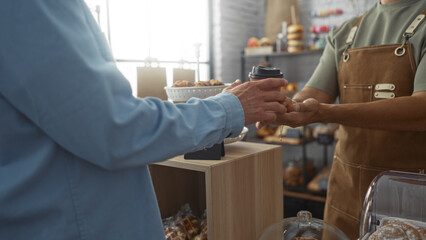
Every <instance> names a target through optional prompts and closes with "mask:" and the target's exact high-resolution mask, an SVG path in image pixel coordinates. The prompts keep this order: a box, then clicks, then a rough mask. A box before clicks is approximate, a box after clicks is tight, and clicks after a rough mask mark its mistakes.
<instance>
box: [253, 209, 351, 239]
mask: <svg viewBox="0 0 426 240" xmlns="http://www.w3.org/2000/svg"><path fill="white" fill-rule="evenodd" d="M321 239H327V240H341V239H344V240H349V238H347V237H346V236H345V234H343V232H342V231H340V230H339V229H338V228H336V227H334V226H332V225H330V224H327V223H325V222H323V221H322V220H319V219H316V218H312V214H311V213H310V212H309V211H300V212H298V213H297V217H292V218H285V219H283V220H281V221H280V222H277V223H275V224H273V225H271V226H269V227H268V228H266V229H265V231H264V232H263V233H262V235H261V236H260V238H259V240H321Z"/></svg>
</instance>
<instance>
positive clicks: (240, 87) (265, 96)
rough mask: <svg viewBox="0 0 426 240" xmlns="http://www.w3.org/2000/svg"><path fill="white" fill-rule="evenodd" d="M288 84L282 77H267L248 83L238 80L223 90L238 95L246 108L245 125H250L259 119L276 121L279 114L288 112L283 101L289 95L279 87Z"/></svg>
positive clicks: (244, 108)
mask: <svg viewBox="0 0 426 240" xmlns="http://www.w3.org/2000/svg"><path fill="white" fill-rule="evenodd" d="M287 84H288V82H287V80H285V79H282V78H266V79H262V80H258V81H253V82H246V83H241V81H240V80H237V81H235V82H234V83H233V84H231V86H229V87H227V88H225V89H224V90H223V92H227V93H232V94H234V95H235V96H237V97H238V99H239V100H240V103H241V106H242V107H243V110H244V117H245V125H249V124H252V123H255V122H259V121H266V122H269V121H275V120H276V119H277V116H278V115H282V114H284V113H285V112H286V110H287V109H286V107H285V105H284V104H282V103H283V102H285V101H286V99H287V97H286V96H285V94H284V93H282V92H280V91H279V89H280V88H281V87H282V86H286V85H287ZM271 89H275V90H271Z"/></svg>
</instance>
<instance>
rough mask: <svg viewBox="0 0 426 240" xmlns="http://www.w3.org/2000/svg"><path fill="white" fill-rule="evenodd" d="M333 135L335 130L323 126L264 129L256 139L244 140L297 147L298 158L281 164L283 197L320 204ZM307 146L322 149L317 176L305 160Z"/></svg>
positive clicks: (328, 169) (312, 165)
mask: <svg viewBox="0 0 426 240" xmlns="http://www.w3.org/2000/svg"><path fill="white" fill-rule="evenodd" d="M334 131H335V127H330V126H327V127H326V126H325V125H323V124H317V125H315V126H304V127H299V128H290V127H284V126H280V127H274V126H266V127H264V128H263V129H258V130H257V136H256V137H251V138H246V141H253V142H263V143H268V144H281V145H289V146H296V147H297V146H299V147H300V148H301V155H302V156H301V157H300V158H299V159H296V160H297V161H296V160H290V161H285V162H284V164H283V195H284V197H293V198H298V199H306V200H310V201H316V202H322V203H324V202H325V199H326V189H327V183H328V175H329V172H330V167H329V166H328V165H327V159H328V156H327V152H328V149H327V147H328V146H329V145H331V144H333V143H334V141H335V138H334V134H333V133H334ZM310 143H318V144H320V145H323V146H324V160H323V161H324V162H323V163H322V169H320V171H318V172H317V171H316V167H315V165H314V164H313V162H312V161H311V160H310V159H308V157H307V148H308V145H310ZM317 147H318V146H317Z"/></svg>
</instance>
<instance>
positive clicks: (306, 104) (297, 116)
mask: <svg viewBox="0 0 426 240" xmlns="http://www.w3.org/2000/svg"><path fill="white" fill-rule="evenodd" d="M283 104H284V105H286V109H287V112H285V113H279V114H277V119H275V120H274V121H260V122H258V123H257V124H256V127H257V128H261V127H262V126H264V125H267V124H274V125H286V126H290V127H299V126H304V125H307V124H310V123H314V122H316V121H317V119H318V118H317V114H318V111H319V106H320V104H319V102H318V101H317V100H316V99H314V98H309V99H306V100H305V101H303V102H302V103H296V102H294V101H292V100H289V99H287V100H286V101H285V102H284V103H283Z"/></svg>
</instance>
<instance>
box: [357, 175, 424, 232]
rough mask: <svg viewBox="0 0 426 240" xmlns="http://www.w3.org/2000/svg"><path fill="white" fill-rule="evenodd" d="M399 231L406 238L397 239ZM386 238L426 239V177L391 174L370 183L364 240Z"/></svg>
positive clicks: (364, 207) (363, 226) (361, 227)
mask: <svg viewBox="0 0 426 240" xmlns="http://www.w3.org/2000/svg"><path fill="white" fill-rule="evenodd" d="M380 228H381V229H380ZM407 229H410V231H408V230H407ZM376 231H377V232H376ZM397 232H401V233H400V234H403V235H404V236H403V235H398V237H402V238H397ZM379 233H380V234H382V235H380V236H379V235H378V234H379ZM408 233H410V234H418V235H412V236H408ZM370 235H374V236H371V237H370ZM376 235H377V238H376ZM385 235H386V236H385ZM384 238H386V239H426V175H425V174H415V173H406V172H397V171H387V172H383V173H381V174H380V175H378V176H377V177H376V178H375V179H374V180H373V181H372V183H371V184H370V187H369V189H368V191H367V194H366V197H365V200H364V206H363V211H362V218H361V225H360V239H361V240H364V239H384Z"/></svg>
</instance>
